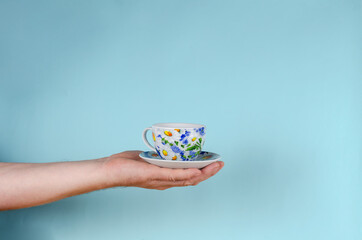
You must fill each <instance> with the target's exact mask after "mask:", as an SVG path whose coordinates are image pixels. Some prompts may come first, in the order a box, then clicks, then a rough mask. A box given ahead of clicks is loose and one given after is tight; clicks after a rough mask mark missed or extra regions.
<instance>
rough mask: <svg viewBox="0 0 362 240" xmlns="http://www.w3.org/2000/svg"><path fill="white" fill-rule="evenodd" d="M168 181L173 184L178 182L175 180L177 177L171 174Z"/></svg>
mask: <svg viewBox="0 0 362 240" xmlns="http://www.w3.org/2000/svg"><path fill="white" fill-rule="evenodd" d="M168 180H169V181H172V182H176V179H175V177H174V176H173V175H172V174H170V175H169V176H168Z"/></svg>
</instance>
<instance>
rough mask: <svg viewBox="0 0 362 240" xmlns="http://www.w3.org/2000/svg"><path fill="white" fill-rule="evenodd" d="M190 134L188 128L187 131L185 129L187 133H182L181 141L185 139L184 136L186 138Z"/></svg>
mask: <svg viewBox="0 0 362 240" xmlns="http://www.w3.org/2000/svg"><path fill="white" fill-rule="evenodd" d="M188 136H190V132H189V131H187V130H186V131H185V134H182V135H181V138H180V141H183V140H184V138H186V137H188Z"/></svg>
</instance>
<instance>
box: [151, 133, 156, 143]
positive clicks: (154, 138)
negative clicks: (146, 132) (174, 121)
mask: <svg viewBox="0 0 362 240" xmlns="http://www.w3.org/2000/svg"><path fill="white" fill-rule="evenodd" d="M152 137H153V141H155V142H156V137H155V134H154V133H152Z"/></svg>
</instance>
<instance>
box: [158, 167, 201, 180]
mask: <svg viewBox="0 0 362 240" xmlns="http://www.w3.org/2000/svg"><path fill="white" fill-rule="evenodd" d="M201 174H202V172H201V171H200V170H199V169H196V168H189V169H170V168H158V169H155V170H154V171H153V179H154V180H160V181H172V182H175V181H184V180H188V179H191V178H193V177H196V176H199V175H201Z"/></svg>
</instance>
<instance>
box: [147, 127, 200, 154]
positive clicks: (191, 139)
mask: <svg viewBox="0 0 362 240" xmlns="http://www.w3.org/2000/svg"><path fill="white" fill-rule="evenodd" d="M205 129H206V127H205V125H201V124H191V123H158V124H154V125H152V127H149V128H146V129H145V130H144V131H143V141H144V142H145V144H146V145H147V146H148V147H149V148H150V149H151V150H153V151H156V152H157V153H158V155H159V156H160V157H161V158H162V159H166V160H175V161H192V160H195V159H196V157H197V156H198V155H199V153H200V151H201V149H202V146H203V145H204V142H205ZM148 130H152V137H153V141H154V145H155V147H153V146H152V145H151V144H150V143H149V142H148V140H147V137H146V134H147V131H148Z"/></svg>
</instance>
